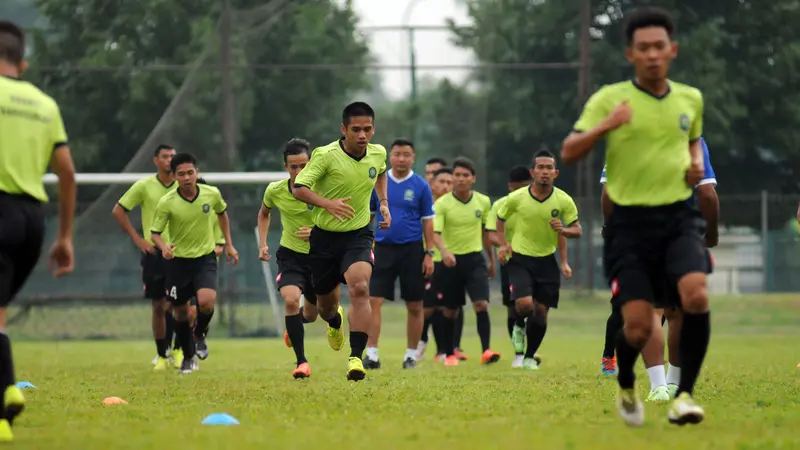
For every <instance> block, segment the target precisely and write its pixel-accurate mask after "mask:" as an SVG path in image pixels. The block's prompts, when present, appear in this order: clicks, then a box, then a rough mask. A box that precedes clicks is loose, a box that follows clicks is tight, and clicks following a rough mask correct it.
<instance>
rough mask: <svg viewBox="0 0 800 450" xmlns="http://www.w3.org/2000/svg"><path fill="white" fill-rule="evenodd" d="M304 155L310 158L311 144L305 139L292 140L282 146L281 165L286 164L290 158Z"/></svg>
mask: <svg viewBox="0 0 800 450" xmlns="http://www.w3.org/2000/svg"><path fill="white" fill-rule="evenodd" d="M303 153H305V154H306V155H308V157H309V158H311V144H309V143H308V141H306V140H305V139H300V138H293V139H291V140H290V141H289V142H287V143H286V144H285V145H284V146H283V163H284V164H286V161H287V159H288V158H289V157H290V156H294V155H301V154H303Z"/></svg>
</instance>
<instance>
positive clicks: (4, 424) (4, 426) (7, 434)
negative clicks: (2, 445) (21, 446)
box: [0, 419, 14, 442]
mask: <svg viewBox="0 0 800 450" xmlns="http://www.w3.org/2000/svg"><path fill="white" fill-rule="evenodd" d="M13 440H14V433H12V432H11V424H9V423H8V421H7V420H5V419H3V420H0V442H11V441H13Z"/></svg>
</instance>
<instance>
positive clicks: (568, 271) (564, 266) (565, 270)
mask: <svg viewBox="0 0 800 450" xmlns="http://www.w3.org/2000/svg"><path fill="white" fill-rule="evenodd" d="M561 273H562V274H563V275H564V278H566V279H568V280H569V279H570V278H572V267H570V266H569V264H568V263H567V262H566V261H563V262H562V263H561Z"/></svg>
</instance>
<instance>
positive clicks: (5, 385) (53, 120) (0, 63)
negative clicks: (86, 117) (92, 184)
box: [0, 21, 76, 442]
mask: <svg viewBox="0 0 800 450" xmlns="http://www.w3.org/2000/svg"><path fill="white" fill-rule="evenodd" d="M27 68H28V62H27V61H25V34H24V33H23V31H22V29H21V28H19V27H18V26H17V25H16V24H14V23H12V22H8V21H0V208H2V211H3V213H2V214H0V230H2V232H0V388H2V391H3V392H4V397H3V404H2V408H0V442H10V441H13V440H14V435H13V433H12V432H11V425H12V424H13V422H14V419H15V418H16V417H17V416H18V415H19V414H20V413H21V412H22V410H23V409H24V407H25V397H24V396H23V395H22V391H21V390H20V389H19V388H18V387H17V386H16V379H15V375H14V359H13V356H12V353H11V341H10V340H9V337H8V335H7V334H6V311H7V308H8V305H9V304H10V303H11V302H12V301H13V300H14V297H15V296H16V295H17V293H18V292H19V291H20V289H22V287H23V286H24V285H25V282H26V281H27V279H28V277H29V276H30V274H31V272H33V269H34V267H36V264H37V262H38V261H39V255H40V253H41V251H42V244H43V243H44V235H45V220H44V212H43V211H42V204H43V203H46V202H47V201H48V197H47V193H46V191H45V188H44V185H43V183H42V176H43V175H44V174H45V172H46V171H47V166H48V165H50V166H51V167H52V169H53V171H54V172H55V173H56V175H57V176H58V199H59V226H58V231H57V234H56V240H55V243H54V244H53V246H52V247H51V248H50V261H51V268H52V269H53V275H55V276H56V277H62V276H64V275H67V274H69V273H70V272H72V270H73V267H74V256H73V255H74V254H73V247H72V231H73V222H74V219H75V196H76V187H75V167H74V166H73V163H72V156H71V155H70V150H69V146H68V145H67V133H66V131H65V129H64V122H63V120H62V118H61V112H60V110H59V108H58V104H56V102H55V101H54V100H53V99H52V98H51V97H50V96H48V95H47V94H45V93H44V92H42V91H41V90H39V89H38V88H37V87H36V86H34V85H33V84H31V83H29V82H27V81H23V80H22V79H21V78H20V77H21V76H22V74H23V73H24V72H25V70H26V69H27Z"/></svg>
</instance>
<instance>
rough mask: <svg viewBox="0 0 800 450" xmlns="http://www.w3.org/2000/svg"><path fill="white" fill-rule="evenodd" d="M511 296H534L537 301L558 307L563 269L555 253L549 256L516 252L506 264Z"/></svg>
mask: <svg viewBox="0 0 800 450" xmlns="http://www.w3.org/2000/svg"><path fill="white" fill-rule="evenodd" d="M506 267H508V280H509V283H510V285H511V286H510V288H509V290H510V291H511V298H512V299H513V300H514V301H516V300H517V299H519V298H524V297H533V300H534V301H536V303H539V304H541V305H545V306H547V307H549V308H558V294H559V291H560V290H561V271H560V270H559V268H558V261H557V260H556V255H555V253H554V254H552V255H549V256H541V257H536V256H525V255H521V254H519V253H514V254H513V255H512V256H511V259H510V260H509V261H508V264H507V265H506Z"/></svg>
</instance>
